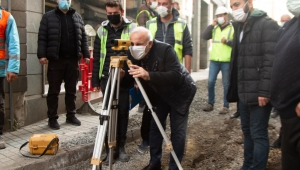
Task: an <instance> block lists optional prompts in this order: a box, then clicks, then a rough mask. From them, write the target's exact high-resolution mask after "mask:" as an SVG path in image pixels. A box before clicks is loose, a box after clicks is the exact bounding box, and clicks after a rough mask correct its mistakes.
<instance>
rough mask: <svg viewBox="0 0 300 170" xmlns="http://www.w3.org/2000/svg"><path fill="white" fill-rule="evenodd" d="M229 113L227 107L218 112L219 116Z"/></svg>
mask: <svg viewBox="0 0 300 170" xmlns="http://www.w3.org/2000/svg"><path fill="white" fill-rule="evenodd" d="M227 113H229V108H228V107H223V109H222V110H221V111H220V112H219V114H220V115H224V114H227Z"/></svg>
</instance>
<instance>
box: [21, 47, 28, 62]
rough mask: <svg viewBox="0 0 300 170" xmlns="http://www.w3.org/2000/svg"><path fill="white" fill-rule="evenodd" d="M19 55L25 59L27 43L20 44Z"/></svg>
mask: <svg viewBox="0 0 300 170" xmlns="http://www.w3.org/2000/svg"><path fill="white" fill-rule="evenodd" d="M20 57H21V60H26V59H27V45H26V44H20Z"/></svg>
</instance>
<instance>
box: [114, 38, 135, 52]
mask: <svg viewBox="0 0 300 170" xmlns="http://www.w3.org/2000/svg"><path fill="white" fill-rule="evenodd" d="M111 45H112V47H111V48H112V49H113V50H114V51H123V52H125V51H127V50H128V48H129V46H131V42H130V40H122V39H114V40H111Z"/></svg>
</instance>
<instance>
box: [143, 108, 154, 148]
mask: <svg viewBox="0 0 300 170" xmlns="http://www.w3.org/2000/svg"><path fill="white" fill-rule="evenodd" d="M151 119H152V114H151V111H150V110H149V108H148V106H147V105H146V106H145V109H144V111H143V117H142V126H141V136H142V139H143V141H147V142H148V143H149V133H150V126H151Z"/></svg>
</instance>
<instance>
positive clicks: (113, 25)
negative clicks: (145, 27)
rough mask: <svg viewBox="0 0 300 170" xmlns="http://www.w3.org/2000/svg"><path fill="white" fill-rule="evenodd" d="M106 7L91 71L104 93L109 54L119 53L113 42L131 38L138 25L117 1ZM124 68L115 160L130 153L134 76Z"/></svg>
mask: <svg viewBox="0 0 300 170" xmlns="http://www.w3.org/2000/svg"><path fill="white" fill-rule="evenodd" d="M105 8H106V15H107V19H108V20H106V21H103V22H102V23H101V26H100V27H99V29H98V30H97V35H96V38H95V42H94V52H93V57H94V61H93V71H92V86H93V87H95V88H97V89H98V90H100V87H101V91H102V94H104V93H105V89H106V85H107V81H108V78H109V68H110V57H111V56H116V55H118V54H117V53H116V51H113V50H112V44H111V41H112V40H115V39H124V40H125V39H126V40H129V33H130V31H131V30H132V29H133V28H135V27H136V24H134V23H132V21H131V20H128V19H127V18H125V17H122V16H123V15H124V10H123V7H122V5H121V4H120V3H119V2H118V1H107V2H106V3H105ZM125 69H126V68H124V70H125ZM124 70H122V73H121V74H122V75H123V76H124V77H123V78H122V80H121V81H120V90H119V103H118V104H119V105H118V106H119V107H118V123H117V150H116V152H115V159H116V158H117V157H118V158H119V160H120V161H122V162H127V161H129V156H128V155H127V153H126V151H125V148H124V147H125V141H126V133H127V127H128V118H129V89H130V88H132V87H133V81H131V79H132V78H131V77H130V76H129V74H128V72H126V73H125V71H124ZM124 73H125V74H124ZM112 161H113V160H112ZM107 163H108V160H107Z"/></svg>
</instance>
